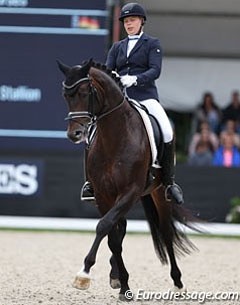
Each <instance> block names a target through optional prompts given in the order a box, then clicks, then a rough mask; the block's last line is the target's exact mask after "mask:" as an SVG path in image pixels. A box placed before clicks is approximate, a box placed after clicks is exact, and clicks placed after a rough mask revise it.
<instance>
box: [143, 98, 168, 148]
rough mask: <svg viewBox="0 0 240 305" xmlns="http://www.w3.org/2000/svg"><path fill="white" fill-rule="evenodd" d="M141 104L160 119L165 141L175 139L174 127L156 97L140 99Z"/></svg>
mask: <svg viewBox="0 0 240 305" xmlns="http://www.w3.org/2000/svg"><path fill="white" fill-rule="evenodd" d="M140 104H142V105H144V106H145V107H146V108H147V110H148V111H149V113H150V114H151V115H153V116H154V117H155V118H156V120H157V121H158V123H159V126H160V127H161V129H162V133H163V141H164V143H168V142H171V141H172V140H173V129H172V126H171V124H170V121H169V119H168V116H167V114H166V112H165V110H164V109H163V107H162V106H161V104H160V103H159V102H158V101H157V100H154V99H148V100H144V101H140Z"/></svg>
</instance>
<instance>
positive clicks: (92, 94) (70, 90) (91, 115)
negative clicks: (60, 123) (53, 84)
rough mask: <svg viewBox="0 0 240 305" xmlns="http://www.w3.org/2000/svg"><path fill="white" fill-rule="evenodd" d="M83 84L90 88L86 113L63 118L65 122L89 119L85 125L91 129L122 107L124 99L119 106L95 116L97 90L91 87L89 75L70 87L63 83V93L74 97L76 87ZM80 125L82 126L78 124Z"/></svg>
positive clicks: (75, 112)
mask: <svg viewBox="0 0 240 305" xmlns="http://www.w3.org/2000/svg"><path fill="white" fill-rule="evenodd" d="M83 82H88V83H89V88H90V90H89V93H88V96H89V100H88V111H73V112H69V113H68V115H67V117H66V118H65V120H67V121H70V120H75V119H79V118H87V119H89V122H88V123H87V125H88V126H89V127H91V126H92V125H94V124H96V122H97V121H99V120H100V119H102V118H104V117H105V116H107V115H109V114H110V113H112V112H113V111H115V110H117V109H118V108H120V107H121V106H122V105H123V103H124V101H125V99H124V98H123V100H122V102H121V103H120V104H119V105H117V106H115V107H114V108H112V109H110V110H109V111H106V112H104V113H99V114H96V113H95V111H94V104H95V102H96V101H98V94H97V89H96V87H95V86H94V85H93V83H92V80H91V78H90V76H89V75H88V76H87V77H84V78H81V79H79V80H77V81H76V82H75V83H74V84H72V85H66V83H65V82H63V83H62V86H63V92H66V94H67V95H74V94H75V93H76V92H77V90H78V87H79V86H80V84H82V83H83ZM79 124H80V123H79ZM80 125H82V124H80Z"/></svg>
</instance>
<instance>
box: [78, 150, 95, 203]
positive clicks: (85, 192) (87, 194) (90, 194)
mask: <svg viewBox="0 0 240 305" xmlns="http://www.w3.org/2000/svg"><path fill="white" fill-rule="evenodd" d="M87 159H88V149H87V148H86V149H85V154H84V171H85V179H86V180H87V179H88V177H87ZM81 200H83V201H88V200H89V201H93V200H95V197H94V190H93V187H92V184H91V183H90V182H89V181H86V182H85V183H84V185H83V187H82V190H81Z"/></svg>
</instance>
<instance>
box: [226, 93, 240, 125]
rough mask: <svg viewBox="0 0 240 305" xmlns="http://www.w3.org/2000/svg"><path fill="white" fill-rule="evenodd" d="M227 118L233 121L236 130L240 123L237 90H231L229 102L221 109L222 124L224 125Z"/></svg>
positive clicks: (239, 105) (239, 101) (239, 103)
mask: <svg viewBox="0 0 240 305" xmlns="http://www.w3.org/2000/svg"><path fill="white" fill-rule="evenodd" d="M228 120H232V121H235V123H236V128H237V130H238V129H239V123H240V100H239V92H238V91H233V92H232V95H231V102H230V104H229V105H228V106H227V107H226V108H224V109H223V119H222V125H223V126H224V125H225V124H226V122H227V121H228Z"/></svg>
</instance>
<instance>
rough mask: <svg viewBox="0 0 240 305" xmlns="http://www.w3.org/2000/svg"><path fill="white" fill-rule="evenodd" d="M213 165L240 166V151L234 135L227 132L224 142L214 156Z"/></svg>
mask: <svg viewBox="0 0 240 305" xmlns="http://www.w3.org/2000/svg"><path fill="white" fill-rule="evenodd" d="M213 165H215V166H224V167H240V153H239V150H238V149H237V147H236V146H235V145H234V137H233V135H230V134H227V133H226V134H225V135H224V137H223V139H222V144H221V145H220V146H219V148H218V149H217V150H216V152H215V154H214V156H213Z"/></svg>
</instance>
